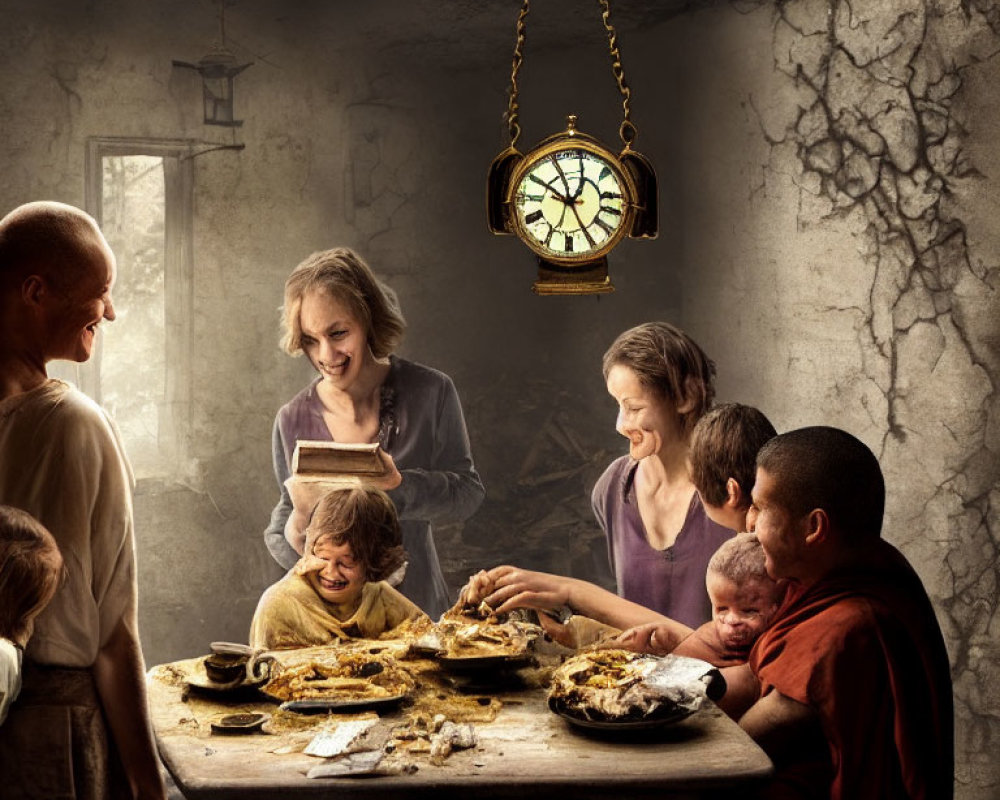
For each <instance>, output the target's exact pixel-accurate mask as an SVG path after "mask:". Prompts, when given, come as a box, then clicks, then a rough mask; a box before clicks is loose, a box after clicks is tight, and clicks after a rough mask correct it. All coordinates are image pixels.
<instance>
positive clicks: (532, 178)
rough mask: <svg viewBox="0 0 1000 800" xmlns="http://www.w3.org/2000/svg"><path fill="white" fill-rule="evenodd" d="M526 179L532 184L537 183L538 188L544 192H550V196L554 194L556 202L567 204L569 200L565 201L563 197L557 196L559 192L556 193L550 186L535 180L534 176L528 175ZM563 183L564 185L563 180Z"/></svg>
mask: <svg viewBox="0 0 1000 800" xmlns="http://www.w3.org/2000/svg"><path fill="white" fill-rule="evenodd" d="M528 179H529V180H531V181H532V182H533V183H537V184H538V185H539V186H541V187H542V188H543V189H545V190H546V191H548V192H552V194H554V195H555V196H556V199H557V200H559V201H561V202H563V203H567V204H568V203H569V200H567V199H566V198H565V197H564V196H563V195H561V194H559V192H557V191H556V190H555V189H553V188H552V184H550V183H546V182H545V181H543V180H542V179H541V178H537V177H535V176H534V175H529V176H528ZM563 183H565V180H564V181H563Z"/></svg>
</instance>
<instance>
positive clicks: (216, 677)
mask: <svg viewBox="0 0 1000 800" xmlns="http://www.w3.org/2000/svg"><path fill="white" fill-rule="evenodd" d="M203 663H204V665H205V674H206V675H208V679H209V680H210V681H214V682H215V683H236V682H237V681H241V680H243V679H244V678H246V676H247V657H246V656H241V655H237V654H235V653H212V655H210V656H205V660H204V662H203Z"/></svg>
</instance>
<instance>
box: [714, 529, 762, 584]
mask: <svg viewBox="0 0 1000 800" xmlns="http://www.w3.org/2000/svg"><path fill="white" fill-rule="evenodd" d="M708 572H710V573H712V572H714V573H715V574H716V575H720V576H722V577H723V578H726V579H727V580H730V581H732V582H733V583H735V584H736V585H737V586H742V585H743V584H745V583H746V582H747V581H755V580H756V581H771V580H772V579H771V578H770V576H768V574H767V569H766V568H765V566H764V548H762V547H761V546H760V541H759V540H758V539H757V534H756V533H747V532H743V533H738V534H736V535H735V536H734V537H733V538H732V539H727V540H726V541H724V542H723V543H722V544H721V545H720V546H719V549H718V550H716V551H715V553H714V555H713V556H712V558H711V559H710V560H709V562H708Z"/></svg>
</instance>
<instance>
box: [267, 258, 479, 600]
mask: <svg viewBox="0 0 1000 800" xmlns="http://www.w3.org/2000/svg"><path fill="white" fill-rule="evenodd" d="M283 323H284V324H283V328H284V335H283V338H282V346H283V347H284V349H285V350H286V351H287V352H288V353H289V354H291V355H297V354H298V353H299V352H302V353H305V355H306V357H307V358H308V359H309V361H310V363H311V364H312V365H313V367H315V368H316V371H317V372H318V373H319V375H318V377H317V378H316V379H315V380H313V382H312V383H310V384H309V386H307V387H306V388H304V389H303V390H302V391H301V392H299V393H298V394H297V395H296V396H295V397H293V398H292V399H291V401H289V402H288V403H287V404H285V405H284V406H282V407H281V409H280V410H279V411H278V415H277V417H276V419H275V421H274V431H273V436H272V454H273V459H274V473H275V477H276V478H277V480H278V485H279V488H280V491H281V497H280V499H279V501H278V504H277V505H276V506H275V508H274V511H273V512H272V514H271V522H270V524H269V525H268V527H267V529H266V530H265V531H264V540H265V542H266V543H267V547H268V550H270V552H271V555H272V556H273V557H274V559H275V561H277V562H278V563H279V564H281V565H282V566H283V567H285V568H286V569H288V568H291V567H292V566H293V565H294V564H295V562H296V561H298V559H299V556H300V553H298V552H297V551H296V550H295V548H294V547H293V546H292V545H291V544H290V543H289V542H297V541H299V539H300V536H299V534H300V532H301V531H300V529H301V528H303V527H304V525H303V523H304V521H305V520H304V518H303V517H304V515H307V514H308V509H303V508H298V507H296V508H294V509H293V503H292V498H291V496H290V494H289V490H288V487H287V486H286V483H285V482H286V481H287V480H288V478H289V477H290V474H291V462H292V454H293V453H294V451H295V443H296V442H297V441H298V440H300V439H306V440H310V439H311V440H327V441H338V442H379V443H380V444H381V446H382V449H383V451H384V452H385V453H386V454H387V455H388V456H389V458H388V459H387V460H388V463H389V466H390V472H389V475H388V476H387V477H386V478H385V479H383V480H382V481H381V482H380V483H379V484H378V486H379V488H381V489H385V490H386V491H387V492H388V494H389V497H390V498H392V501H393V503H394V505H395V506H396V510H397V513H398V514H399V519H400V525H401V527H402V530H403V547H404V548H405V550H406V553H407V559H408V563H407V567H406V572H405V576H404V578H403V581H402V583H401V584H400V585H399V587H398V588H399V590H400V591H401V592H402V593H403V594H404V595H406V596H407V597H409V598H410V599H411V600H412V601H413V602H415V603H416V604H417V605H419V606H420V607H421V608H422V609H423V610H424V611H426V612H427V613H428V614H429V615H431V616H432V617H437V616H438V615H440V614H441V613H442V612H443V611H444V610H446V609H447V608H448V606H449V605H450V602H449V597H448V588H447V585H446V583H445V580H444V576H443V575H442V572H441V565H440V563H439V561H438V556H437V551H436V549H435V547H434V540H433V537H432V531H431V523H432V522H436V523H448V522H458V521H461V520H464V519H466V518H468V517H470V516H471V515H472V514H473V513H474V512H475V511H476V509H477V508H479V505H480V503H482V501H483V497H484V496H485V490H484V488H483V484H482V481H481V480H480V478H479V475H478V473H477V472H476V468H475V466H474V464H473V462H472V453H471V450H470V447H469V436H468V433H467V431H466V428H465V418H464V416H463V415H462V407H461V405H460V403H459V399H458V393H457V392H456V391H455V386H454V384H453V383H452V381H451V379H450V378H449V377H448V376H447V375H445V374H444V373H442V372H438V371H437V370H434V369H431V368H429V367H425V366H422V365H420V364H416V363H414V362H411V361H407V360H405V359H402V358H398V357H396V356H393V355H391V353H392V351H393V350H394V349H395V347H396V345H398V344H399V341H400V339H401V338H402V335H403V330H404V328H405V322H404V320H403V316H402V313H401V312H400V310H399V305H398V303H397V301H396V297H395V294H394V293H393V292H392V290H391V289H389V288H388V287H387V286H385V285H384V284H382V283H381V282H380V281H379V280H378V279H377V278H376V277H375V276H374V274H373V273H372V271H371V269H370V268H369V267H368V265H367V264H365V262H364V261H363V260H362V259H361V258H360V257H359V256H358V255H357V254H356V253H354V252H353V251H351V250H349V249H347V248H338V249H334V250H327V251H325V252H320V253H314V254H313V255H311V256H310V257H309V258H307V259H306V260H305V261H303V262H302V263H301V264H299V265H298V266H297V267H296V268H295V270H294V271H293V272H292V274H291V276H289V278H288V280H287V281H286V283H285V302H284V307H283Z"/></svg>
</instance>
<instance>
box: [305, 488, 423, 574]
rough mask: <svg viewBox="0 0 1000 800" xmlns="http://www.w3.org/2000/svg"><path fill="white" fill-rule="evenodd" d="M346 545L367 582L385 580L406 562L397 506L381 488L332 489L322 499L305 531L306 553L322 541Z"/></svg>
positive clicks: (309, 552) (311, 551)
mask: <svg viewBox="0 0 1000 800" xmlns="http://www.w3.org/2000/svg"><path fill="white" fill-rule="evenodd" d="M328 537H329V538H330V539H331V540H332V541H333V543H334V544H336V545H343V544H346V545H348V546H350V548H351V554H352V555H353V556H354V558H355V560H356V561H358V562H359V563H360V564H361V566H362V568H363V570H364V573H365V579H366V580H368V581H381V580H385V579H386V578H388V577H389V576H390V575H391V574H392V573H393V572H395V571H396V570H397V569H399V567H401V566H402V565H403V562H404V561H406V553H405V551H404V550H403V534H402V531H401V530H400V527H399V517H398V516H397V514H396V507H395V506H394V505H393V504H392V500H390V499H389V495H387V494H386V493H385V492H383V491H382V490H381V489H372V488H368V487H352V488H350V489H334V490H333V491H331V492H328V493H327V494H326V495H324V496H323V499H322V500H320V501H319V504H318V505H317V506H316V510H315V511H313V515H312V519H311V520H310V521H309V526H308V527H307V528H306V549H305V551H306V553H307V554H310V555H311V554H312V553H313V551H314V550H315V547H316V544H317V543H318V542H319V541H320V540H321V539H325V538H328Z"/></svg>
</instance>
